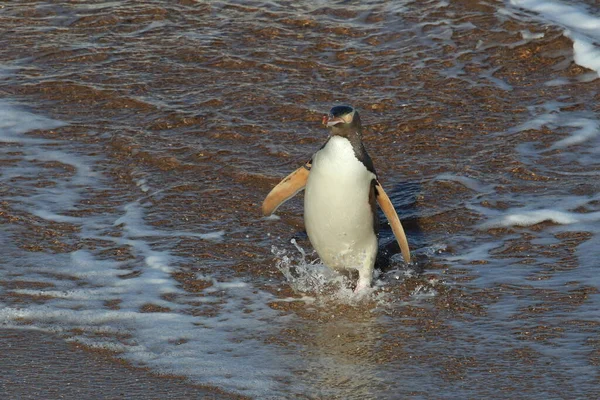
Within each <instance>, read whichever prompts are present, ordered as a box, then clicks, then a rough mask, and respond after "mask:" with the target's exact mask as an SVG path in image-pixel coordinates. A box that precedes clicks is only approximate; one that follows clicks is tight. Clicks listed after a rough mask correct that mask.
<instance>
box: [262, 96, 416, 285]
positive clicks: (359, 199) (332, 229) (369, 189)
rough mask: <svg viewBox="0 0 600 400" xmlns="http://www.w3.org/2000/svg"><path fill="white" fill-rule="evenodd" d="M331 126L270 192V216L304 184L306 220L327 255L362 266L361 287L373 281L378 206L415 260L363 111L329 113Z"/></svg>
mask: <svg viewBox="0 0 600 400" xmlns="http://www.w3.org/2000/svg"><path fill="white" fill-rule="evenodd" d="M323 124H324V125H325V126H326V127H327V128H328V129H329V130H330V135H329V137H328V139H327V141H326V142H325V144H324V145H323V146H322V147H321V148H320V149H319V150H318V151H317V152H316V153H315V154H314V155H313V157H312V159H311V160H310V161H308V162H307V163H305V164H304V165H303V166H301V167H300V168H298V169H297V170H295V171H294V172H292V173H291V174H290V175H288V176H287V177H286V178H284V179H283V180H282V181H281V182H280V183H279V184H278V185H277V186H275V187H274V188H273V190H271V192H270V193H269V194H268V195H267V197H266V198H265V200H264V202H263V204H262V212H263V215H265V216H268V215H271V214H272V213H273V212H275V211H276V210H277V208H278V207H279V206H280V205H281V204H283V203H284V202H286V201H287V200H289V199H290V198H292V197H293V196H294V195H296V194H297V193H299V192H300V191H302V190H303V189H304V191H305V193H304V225H305V228H306V233H307V234H308V238H309V240H310V243H311V244H312V246H313V248H314V249H315V250H316V251H317V254H318V255H319V258H320V259H321V261H322V262H323V263H324V264H325V265H326V266H328V267H329V268H332V269H334V270H336V271H341V270H353V269H354V270H357V271H358V276H359V277H358V282H357V284H356V289H355V292H359V291H361V290H363V289H365V288H367V287H370V286H371V282H372V280H373V269H374V266H375V258H376V256H377V250H378V225H379V224H378V219H377V212H376V211H377V208H376V207H377V206H376V203H377V204H379V207H381V209H382V210H383V213H384V214H385V216H386V218H387V220H388V221H389V223H390V225H391V227H392V231H393V232H394V236H395V237H396V240H397V241H398V244H399V245H400V249H401V252H402V256H403V258H404V261H405V262H407V263H408V262H410V249H409V247H408V241H407V239H406V235H405V233H404V229H403V228H402V224H401V223H400V219H399V218H398V214H397V213H396V210H395V209H394V206H393V205H392V202H391V201H390V198H389V197H388V195H387V194H386V193H385V191H384V190H383V187H382V186H381V184H380V183H379V180H378V178H377V173H376V172H375V167H374V166H373V161H372V160H371V157H370V156H369V154H368V153H367V150H366V149H365V146H364V145H363V142H362V131H363V129H362V124H361V120H360V115H359V114H358V111H356V110H355V109H354V108H353V107H351V106H348V105H340V106H335V107H333V108H332V109H331V111H330V112H329V114H327V115H325V116H323Z"/></svg>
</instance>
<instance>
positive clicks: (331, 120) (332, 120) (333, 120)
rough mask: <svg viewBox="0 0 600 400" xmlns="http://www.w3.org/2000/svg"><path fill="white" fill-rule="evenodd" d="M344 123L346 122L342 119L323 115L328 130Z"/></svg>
mask: <svg viewBox="0 0 600 400" xmlns="http://www.w3.org/2000/svg"><path fill="white" fill-rule="evenodd" d="M344 122H346V121H344V120H343V119H342V118H340V117H334V116H333V115H323V125H325V126H327V127H328V128H330V127H332V126H336V125H337V124H341V123H344Z"/></svg>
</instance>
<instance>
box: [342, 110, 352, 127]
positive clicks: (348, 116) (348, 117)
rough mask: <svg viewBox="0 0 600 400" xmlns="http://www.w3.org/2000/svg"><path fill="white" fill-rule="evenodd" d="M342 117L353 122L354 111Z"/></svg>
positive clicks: (346, 121) (347, 121)
mask: <svg viewBox="0 0 600 400" xmlns="http://www.w3.org/2000/svg"><path fill="white" fill-rule="evenodd" d="M342 119H343V120H344V122H345V123H347V124H349V123H351V122H352V120H353V119H354V111H352V112H351V113H349V114H346V115H344V116H343V117H342Z"/></svg>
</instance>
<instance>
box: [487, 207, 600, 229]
mask: <svg viewBox="0 0 600 400" xmlns="http://www.w3.org/2000/svg"><path fill="white" fill-rule="evenodd" d="M599 220H600V212H593V213H587V214H580V213H573V212H566V211H559V210H552V209H542V210H527V211H522V212H517V211H509V212H507V213H506V215H505V216H503V217H501V218H498V219H495V220H492V221H488V222H486V223H484V224H482V225H481V227H482V228H500V227H508V226H531V225H536V224H539V223H541V222H544V221H550V222H554V223H556V224H561V225H569V224H576V223H582V222H597V221H599Z"/></svg>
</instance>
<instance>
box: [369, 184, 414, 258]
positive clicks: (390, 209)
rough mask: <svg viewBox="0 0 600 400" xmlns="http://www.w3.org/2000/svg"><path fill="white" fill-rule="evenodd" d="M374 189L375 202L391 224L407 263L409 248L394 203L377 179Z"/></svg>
mask: <svg viewBox="0 0 600 400" xmlns="http://www.w3.org/2000/svg"><path fill="white" fill-rule="evenodd" d="M375 190H376V192H377V193H376V197H377V203H378V204H379V207H381V209H382V210H383V213H384V214H385V217H386V218H387V220H388V221H389V223H390V225H391V226H392V231H393V232H394V236H396V241H398V244H399V245H400V250H401V251H402V257H403V258H404V261H405V262H407V263H409V262H410V249H409V247H408V241H407V240H406V234H405V233H404V228H402V223H400V219H399V218H398V214H397V213H396V210H395V209H394V205H393V204H392V201H391V200H390V198H389V197H388V195H387V194H386V193H385V190H383V187H382V186H381V183H379V181H375Z"/></svg>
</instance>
